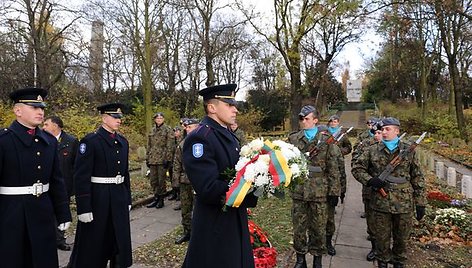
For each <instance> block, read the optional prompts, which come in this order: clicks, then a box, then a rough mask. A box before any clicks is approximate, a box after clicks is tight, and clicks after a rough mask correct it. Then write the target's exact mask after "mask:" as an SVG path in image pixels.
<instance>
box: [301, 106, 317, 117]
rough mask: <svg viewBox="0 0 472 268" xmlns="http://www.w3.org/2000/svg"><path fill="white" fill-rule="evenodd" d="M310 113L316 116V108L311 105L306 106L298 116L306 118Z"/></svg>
mask: <svg viewBox="0 0 472 268" xmlns="http://www.w3.org/2000/svg"><path fill="white" fill-rule="evenodd" d="M310 113H313V114H314V115H315V114H316V109H315V107H313V106H311V105H305V106H303V107H302V109H301V110H300V113H299V114H298V116H300V117H305V116H307V115H309V114H310Z"/></svg>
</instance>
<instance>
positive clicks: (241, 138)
mask: <svg viewBox="0 0 472 268" xmlns="http://www.w3.org/2000/svg"><path fill="white" fill-rule="evenodd" d="M233 133H234V135H235V136H236V138H238V140H239V146H241V147H243V146H244V145H246V143H247V141H246V135H245V134H244V131H242V130H241V129H239V128H237V129H236V131H234V132H233Z"/></svg>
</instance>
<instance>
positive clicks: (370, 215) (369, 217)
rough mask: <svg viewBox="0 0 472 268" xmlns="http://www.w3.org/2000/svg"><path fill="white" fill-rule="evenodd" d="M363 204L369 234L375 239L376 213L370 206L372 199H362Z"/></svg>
mask: <svg viewBox="0 0 472 268" xmlns="http://www.w3.org/2000/svg"><path fill="white" fill-rule="evenodd" d="M362 202H363V203H364V213H365V221H366V224H367V234H368V235H370V237H371V239H375V238H374V237H375V236H374V230H373V228H374V226H375V225H374V224H375V223H374V211H373V210H372V207H371V205H370V198H366V197H362Z"/></svg>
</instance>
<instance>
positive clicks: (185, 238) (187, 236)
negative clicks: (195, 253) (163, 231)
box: [175, 230, 190, 245]
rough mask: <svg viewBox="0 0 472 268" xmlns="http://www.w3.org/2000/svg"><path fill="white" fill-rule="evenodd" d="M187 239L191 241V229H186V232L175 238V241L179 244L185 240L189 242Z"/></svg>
mask: <svg viewBox="0 0 472 268" xmlns="http://www.w3.org/2000/svg"><path fill="white" fill-rule="evenodd" d="M187 241H190V230H184V233H183V234H182V236H180V237H179V238H177V239H176V240H175V243H176V244H177V245H179V244H182V243H183V242H187Z"/></svg>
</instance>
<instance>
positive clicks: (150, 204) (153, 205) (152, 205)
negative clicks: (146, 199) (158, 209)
mask: <svg viewBox="0 0 472 268" xmlns="http://www.w3.org/2000/svg"><path fill="white" fill-rule="evenodd" d="M156 205H157V198H154V200H152V202H151V203H149V204H148V205H146V207H147V208H153V207H155V206H156Z"/></svg>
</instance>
